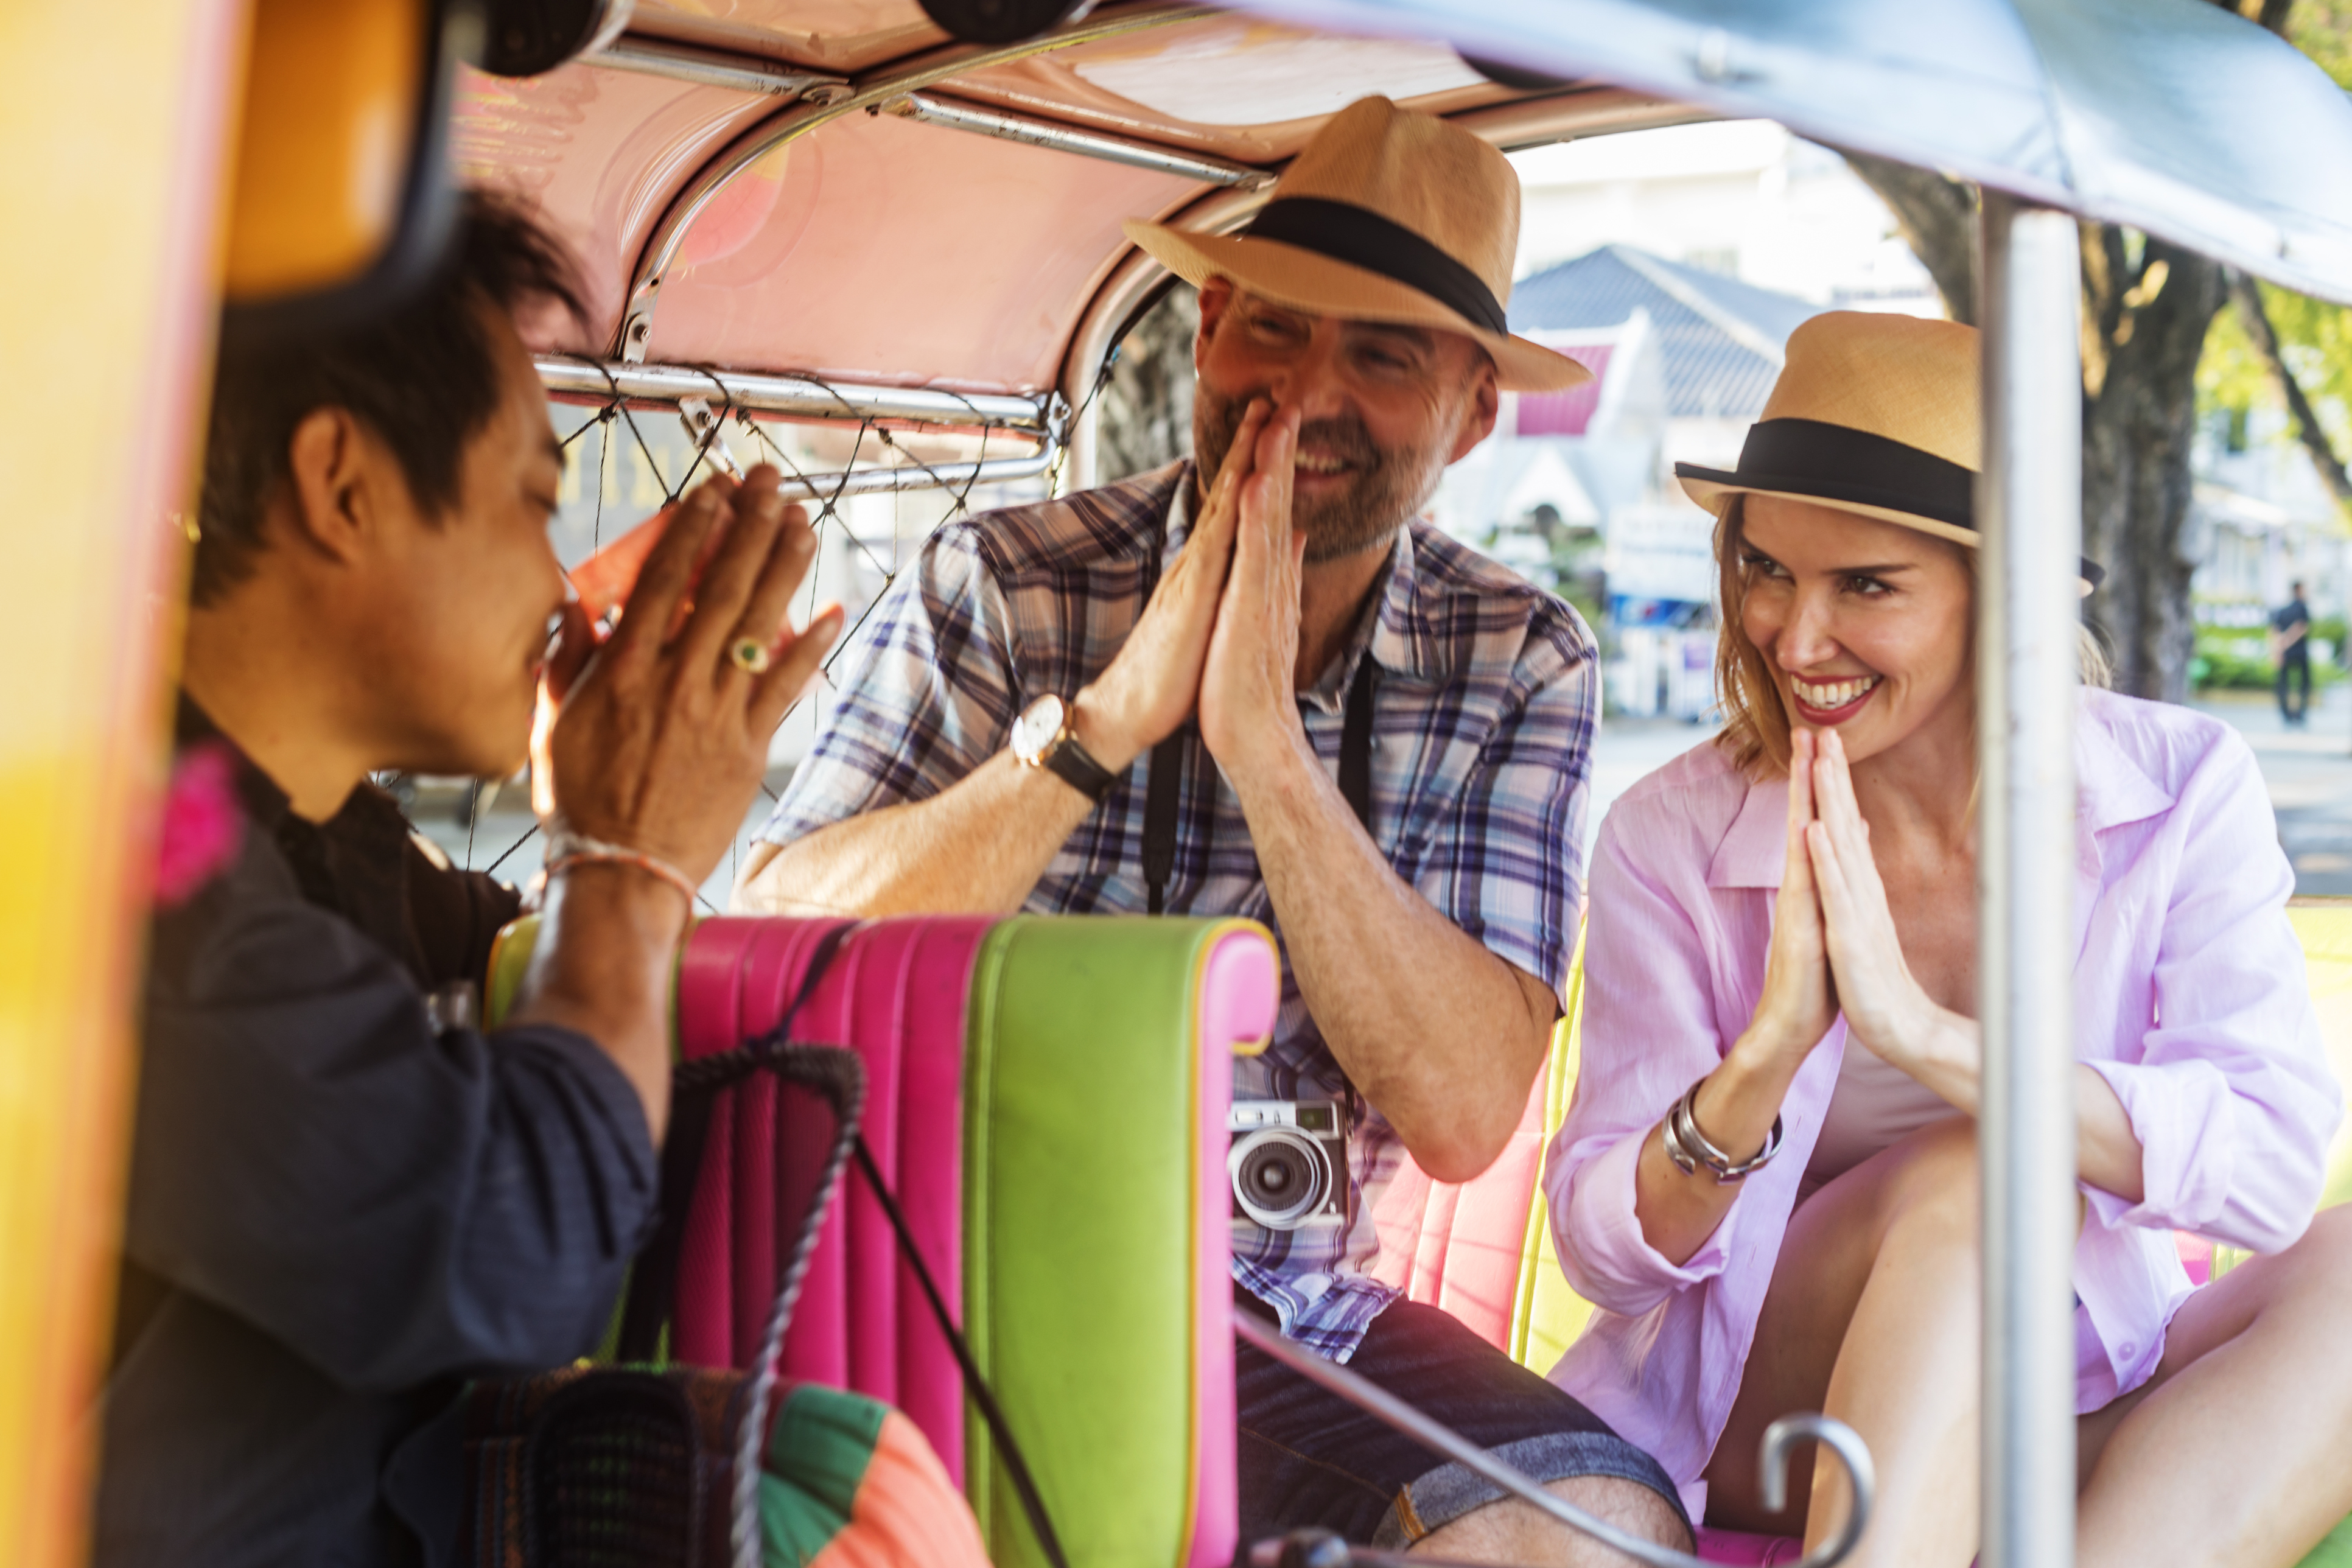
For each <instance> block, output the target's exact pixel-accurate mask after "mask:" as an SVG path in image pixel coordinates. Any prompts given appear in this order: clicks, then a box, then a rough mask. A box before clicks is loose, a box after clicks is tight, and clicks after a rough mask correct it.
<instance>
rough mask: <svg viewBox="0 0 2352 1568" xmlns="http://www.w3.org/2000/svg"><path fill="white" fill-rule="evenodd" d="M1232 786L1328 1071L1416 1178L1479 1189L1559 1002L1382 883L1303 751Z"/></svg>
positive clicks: (1512, 1122) (1405, 890) (1512, 1121)
mask: <svg viewBox="0 0 2352 1568" xmlns="http://www.w3.org/2000/svg"><path fill="white" fill-rule="evenodd" d="M1234 787H1235V789H1236V790H1237V792H1238V793H1239V794H1240V795H1241V800H1242V812H1243V815H1244V816H1245V817H1246V818H1247V819H1248V821H1249V826H1250V839H1251V842H1252V843H1253V844H1254V845H1255V847H1256V849H1257V857H1258V864H1259V866H1260V867H1261V868H1262V869H1263V870H1264V873H1265V885H1266V891H1267V893H1268V895H1269V896H1270V897H1271V898H1272V900H1273V902H1274V908H1275V913H1276V917H1277V918H1278V919H1279V920H1280V921H1281V922H1282V935H1283V942H1284V945H1285V946H1286V949H1287V950H1288V954H1289V959H1290V966H1291V970H1292V972H1293V973H1295V974H1297V977H1298V987H1299V990H1300V992H1301V993H1302V994H1304V995H1305V997H1306V999H1307V1010H1308V1011H1309V1012H1311V1013H1312V1014H1313V1015H1314V1016H1315V1022H1316V1024H1317V1026H1318V1027H1319V1028H1320V1029H1321V1030H1322V1034H1323V1038H1324V1042H1325V1043H1326V1044H1327V1045H1328V1047H1330V1050H1331V1054H1332V1056H1333V1057H1334V1058H1337V1059H1338V1061H1339V1065H1340V1066H1341V1067H1342V1068H1346V1069H1347V1073H1348V1077H1349V1081H1351V1082H1353V1083H1354V1084H1355V1086H1356V1087H1357V1088H1358V1089H1360V1090H1361V1091H1362V1092H1363V1095H1364V1098H1365V1099H1367V1100H1370V1101H1371V1103H1372V1104H1373V1105H1374V1106H1375V1107H1376V1108H1378V1109H1379V1110H1380V1111H1381V1114H1382V1115H1383V1116H1385V1117H1387V1118H1388V1120H1389V1122H1390V1124H1391V1125H1392V1126H1393V1127H1395V1129H1396V1130H1397V1133H1398V1135H1399V1136H1400V1137H1402V1139H1403V1140H1404V1143H1405V1147H1406V1148H1407V1149H1408V1150H1410V1151H1411V1152H1412V1156H1413V1159H1414V1160H1415V1161H1416V1162H1417V1163H1419V1164H1420V1165H1421V1167H1422V1169H1423V1170H1424V1171H1426V1172H1428V1173H1429V1174H1430V1175H1432V1176H1433V1177H1435V1178H1436V1179H1437V1180H1439V1181H1442V1182H1459V1181H1466V1180H1468V1179H1469V1178H1470V1177H1472V1176H1475V1175H1476V1174H1477V1173H1479V1172H1481V1171H1483V1170H1485V1169H1486V1167H1487V1166H1488V1165H1489V1164H1491V1163H1494V1160H1495V1157H1496V1155H1497V1154H1499V1153H1500V1152H1502V1149H1503V1146H1504V1144H1505V1143H1506V1142H1508V1140H1509V1138H1510V1135H1511V1132H1512V1131H1513V1130H1514V1129H1515V1128H1517V1126H1518V1123H1519V1118H1520V1115H1521V1114H1522V1112H1524V1110H1526V1108H1527V1102H1528V1087H1529V1086H1530V1085H1531V1084H1533V1082H1534V1081H1535V1075H1536V1072H1537V1070H1538V1068H1540V1067H1541V1066H1542V1065H1543V1059H1544V1054H1545V1050H1546V1048H1547V1046H1548V1044H1549V1037H1550V1030H1551V1024H1552V1020H1553V1018H1554V1016H1556V1015H1557V1011H1558V1005H1559V1004H1558V1000H1557V998H1556V997H1555V996H1554V995H1553V994H1552V993H1551V992H1550V990H1549V987H1548V985H1547V984H1545V983H1543V982H1541V981H1538V980H1536V979H1534V978H1532V977H1530V976H1528V975H1526V974H1524V973H1522V972H1521V971H1519V970H1518V969H1517V968H1515V967H1514V966H1512V965H1511V964H1509V963H1505V962H1504V961H1503V960H1502V959H1500V958H1497V957H1496V956H1495V954H1493V953H1491V952H1487V951H1486V948H1484V947H1482V946H1480V945H1479V944H1478V943H1477V942H1475V941H1474V940H1472V939H1471V938H1470V937H1468V936H1467V935H1465V934H1464V932H1463V931H1462V930H1461V929H1460V928H1459V927H1457V926H1455V925H1454V922H1453V921H1449V920H1447V919H1446V918H1445V917H1444V915H1442V914H1440V913H1438V911H1437V910H1434V909H1433V908H1432V907H1431V906H1430V904H1429V902H1428V900H1425V899H1423V897H1422V896H1421V895H1420V894H1419V893H1417V892H1415V891H1414V890H1413V889H1412V888H1410V887H1408V886H1407V885H1406V884H1405V883H1404V882H1403V881H1402V879H1400V878H1399V877H1398V876H1397V875H1396V873H1395V872H1394V871H1393V870H1391V869H1390V868H1389V865H1388V862H1387V861H1386V860H1384V859H1382V858H1381V853H1380V849H1379V847H1377V846H1376V845H1374V844H1373V843H1372V841H1371V840H1370V838H1369V837H1366V836H1365V834H1364V832H1363V831H1362V829H1361V828H1360V827H1359V826H1357V823H1356V820H1355V816H1354V815H1353V814H1352V813H1351V812H1350V811H1349V807H1348V804H1347V801H1346V799H1345V798H1344V797H1343V796H1342V795H1340V794H1339V786H1338V784H1335V783H1334V782H1333V781H1332V779H1331V776H1330V775H1329V774H1328V773H1325V772H1324V771H1323V769H1322V767H1321V765H1320V764H1319V763H1318V762H1317V761H1316V760H1315V759H1314V757H1313V756H1312V755H1311V754H1310V753H1308V752H1307V751H1306V749H1305V746H1304V742H1303V740H1302V742H1301V744H1300V745H1299V746H1298V747H1297V749H1296V752H1293V753H1290V754H1286V756H1285V757H1284V758H1283V759H1282V760H1281V761H1279V762H1277V763H1275V764H1273V765H1271V766H1268V767H1265V768H1262V769H1259V770H1255V772H1254V773H1253V776H1250V777H1249V778H1248V779H1247V780H1246V782H1244V779H1242V778H1239V777H1237V778H1236V779H1235V781H1234Z"/></svg>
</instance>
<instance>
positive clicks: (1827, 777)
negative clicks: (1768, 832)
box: [1743, 730, 1978, 1110]
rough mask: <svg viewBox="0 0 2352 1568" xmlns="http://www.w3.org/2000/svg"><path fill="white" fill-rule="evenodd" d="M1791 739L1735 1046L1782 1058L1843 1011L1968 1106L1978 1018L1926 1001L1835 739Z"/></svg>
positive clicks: (1802, 734)
mask: <svg viewBox="0 0 2352 1568" xmlns="http://www.w3.org/2000/svg"><path fill="white" fill-rule="evenodd" d="M1790 749H1791V755H1790V763H1789V837H1788V861H1787V864H1786V867H1785V868H1784V869H1783V871H1782V873H1781V879H1780V895H1779V898H1778V900H1776V902H1775V903H1774V906H1773V918H1772V944H1771V948H1770V950H1769V953H1768V954H1767V956H1766V959H1765V971H1764V992H1763V995H1762V996H1761V997H1760V998H1759V1000H1758V1002H1757V1005H1756V1014H1755V1018H1754V1020H1753V1022H1752V1023H1751V1024H1750V1025H1749V1028H1748V1036H1747V1037H1746V1038H1745V1039H1744V1040H1743V1044H1744V1045H1747V1046H1748V1047H1750V1048H1756V1049H1760V1050H1763V1051H1766V1052H1768V1053H1769V1054H1771V1055H1773V1056H1776V1057H1780V1058H1782V1059H1783V1060H1788V1061H1791V1062H1793V1061H1794V1060H1796V1059H1801V1058H1803V1057H1804V1056H1805V1055H1806V1054H1807V1053H1809V1052H1811V1049H1812V1048H1813V1047H1814V1046H1816V1045H1818V1044H1819V1043H1820V1042H1821V1040H1822V1037H1823V1036H1825V1035H1826V1034H1828V1033H1829V1028H1830V1025H1831V1024H1832V1022H1834V1021H1835V1019H1836V1017H1837V1016H1838V1013H1839V1012H1840V1011H1841V1010H1843V1012H1844V1014H1845V1022H1846V1031H1847V1033H1848V1034H1849V1035H1850V1036H1851V1037H1853V1039H1854V1040H1856V1041H1858V1042H1860V1043H1861V1044H1862V1045H1864V1047H1868V1048H1869V1049H1870V1050H1871V1051H1872V1052H1874V1054H1876V1055H1877V1056H1878V1057H1880V1058H1883V1059H1884V1060H1885V1061H1887V1062H1890V1063H1892V1064H1893V1065H1895V1066H1896V1067H1898V1068H1902V1069H1903V1070H1904V1071H1905V1072H1906V1073H1908V1074H1910V1075H1911V1076H1912V1077H1913V1078H1915V1079H1918V1080H1919V1081H1920V1082H1921V1083H1923V1084H1925V1085H1926V1086H1927V1087H1928V1088H1929V1089H1934V1090H1935V1091H1936V1092H1937V1093H1938V1094H1940V1095H1942V1096H1943V1097H1944V1098H1945V1099H1947V1100H1951V1101H1952V1103H1953V1104H1955V1105H1957V1106H1958V1107H1959V1108H1960V1109H1962V1110H1974V1109H1975V1093H1976V1063H1977V1057H1978V1050H1977V1041H1978V1033H1977V1026H1976V1024H1975V1022H1974V1020H1972V1019H1969V1018H1966V1017H1963V1016H1960V1015H1958V1014H1957V1013H1954V1012H1952V1011H1950V1010H1949V1009H1948V1008H1945V1007H1943V1006H1940V1005H1937V1002H1936V1001H1935V999H1934V998H1933V997H1931V996H1929V995H1928V994H1927V989H1926V988H1925V987H1924V986H1922V985H1921V984H1919V982H1918V981H1917V980H1916V978H1915V977H1914V976H1913V974H1912V973H1911V966H1910V964H1909V963H1907V962H1906V960H1905V958H1904V955H1903V942H1902V938H1901V935H1900V934H1899V933H1898V931H1896V929H1895V916H1894V913H1893V911H1892V910H1890V908H1889V907H1888V903H1887V896H1886V887H1885V882H1884V881H1882V880H1881V879H1880V877H1879V870H1878V863H1877V860H1876V858H1874V856H1873V854H1872V853H1871V847H1870V824H1869V823H1867V822H1866V821H1864V819H1863V815H1862V808H1861V806H1860V805H1858V804H1857V803H1856V801H1855V799H1854V791H1853V773H1852V771H1851V769H1850V768H1849V767H1848V765H1847V762H1846V755H1845V746H1844V743H1843V742H1842V741H1841V740H1840V739H1839V737H1838V734H1837V731H1834V730H1832V731H1822V732H1819V733H1816V732H1815V731H1809V730H1798V731H1795V732H1794V733H1793V734H1792V735H1791V736H1790ZM1969 892H1970V893H1971V894H1972V893H1973V889H1969Z"/></svg>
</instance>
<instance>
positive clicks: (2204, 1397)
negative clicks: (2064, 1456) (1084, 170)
mask: <svg viewBox="0 0 2352 1568" xmlns="http://www.w3.org/2000/svg"><path fill="white" fill-rule="evenodd" d="M2078 1434H2079V1441H2080V1445H2081V1447H2082V1450H2083V1458H2084V1465H2085V1468H2087V1470H2088V1472H2089V1477H2090V1479H2089V1483H2088V1485H2086V1486H2085V1487H2084V1490H2083V1496H2082V1501H2081V1504H2080V1515H2079V1517H2080V1519H2081V1525H2080V1532H2079V1543H2078V1547H2077V1556H2076V1561H2077V1562H2078V1563H2081V1564H2082V1568H2111V1565H2116V1568H2121V1565H2126V1564H2128V1565H2131V1568H2142V1565H2144V1564H2147V1563H2166V1564H2179V1565H2180V1568H2196V1565H2199V1564H2204V1563H2212V1564H2216V1565H2219V1564H2228V1565H2229V1568H2273V1565H2275V1568H2286V1565H2287V1564H2290V1563H2296V1562H2299V1561H2300V1560H2301V1559H2302V1557H2303V1555H2304V1554H2305V1552H2309V1551H2310V1550H2311V1548H2312V1547H2313V1546H2314V1545H2315V1544H2316V1543H2317V1542H2318V1541H2319V1540H2320V1539H2321V1537H2323V1536H2325V1535H2326V1533H2327V1532H2328V1531H2330V1530H2331V1529H2333V1528H2335V1526H2336V1522H2337V1521H2340V1520H2342V1519H2343V1518H2344V1517H2345V1515H2346V1514H2347V1513H2352V1208H2338V1209H2330V1210H2327V1211H2326V1212H2325V1213H2323V1214H2322V1215H2319V1217H2318V1218H2317V1219H2315V1220H2314V1221H2313V1222H2312V1226H2311V1229H2310V1230H2309V1231H2307V1232H2306V1233H2305V1235H2304V1237H2303V1239H2302V1240H2301V1241H2299V1242H2297V1243H2295V1245H2294V1246H2293V1247H2289V1248H2288V1249H2287V1250H2286V1251H2284V1252H2282V1253H2280V1254H2278V1255H2277V1256H2276V1257H2273V1258H2252V1259H2251V1260H2249V1261H2248V1262H2245V1263H2242V1264H2241V1265H2239V1266H2238V1267H2237V1268H2233V1269H2231V1271H2230V1272H2229V1273H2228V1274H2225V1275H2223V1276H2222V1277H2221V1279H2217V1280H2215V1281H2214V1282H2213V1283H2212V1284H2211V1285H2209V1286H2207V1287H2206V1288H2205V1289H2202V1290H2200V1291H2198V1292H2197V1293H2196V1294H2195V1295H2194V1296H2191V1297H2190V1298H2189V1300H2188V1301H2187V1302H2185V1303H2184V1304H2183V1305H2182V1306H2181V1309H2180V1310H2179V1312H2178V1313H2176V1314H2175V1315H2174V1317H2173V1320H2172V1327H2171V1330H2170V1331H2169V1332H2168V1334H2167V1335H2166V1338H2165V1346H2164V1360H2163V1362H2162V1363H2161V1364H2160V1365H2159V1366H2158V1369H2157V1373H2156V1376H2155V1377H2154V1378H2153V1379H2151V1380H2150V1381H2149V1382H2148V1384H2147V1386H2145V1387H2144V1388H2141V1389H2138V1390H2136V1391H2135V1392H2133V1393H2132V1394H2128V1395H2126V1396H2125V1397H2124V1398H2122V1399H2118V1400H2116V1402H2115V1403H2114V1404H2113V1405H2109V1406H2107V1408H2106V1409H2105V1410H2102V1411H2100V1412H2098V1413H2097V1414H2096V1415H2087V1416H2084V1418H2083V1421H2082V1423H2081V1425H2080V1426H2079V1428H2078Z"/></svg>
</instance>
